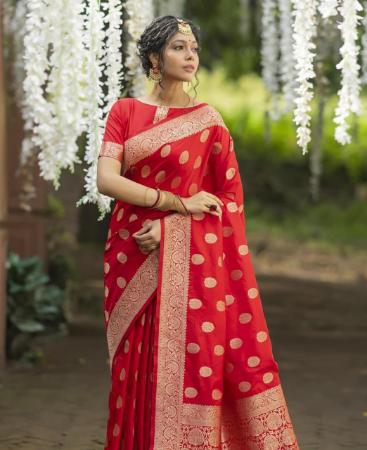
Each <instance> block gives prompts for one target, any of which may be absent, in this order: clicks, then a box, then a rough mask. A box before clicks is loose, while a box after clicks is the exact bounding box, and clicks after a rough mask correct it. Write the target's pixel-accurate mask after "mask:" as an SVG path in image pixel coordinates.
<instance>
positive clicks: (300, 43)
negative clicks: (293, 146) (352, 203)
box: [292, 0, 318, 154]
mask: <svg viewBox="0 0 367 450" xmlns="http://www.w3.org/2000/svg"><path fill="white" fill-rule="evenodd" d="M292 1H293V5H294V16H295V20H294V25H293V26H294V47H293V49H294V57H295V60H296V66H295V67H296V72H297V82H298V85H297V87H296V92H297V94H298V96H297V97H296V99H295V103H296V108H295V111H294V121H295V123H296V124H297V125H298V128H297V143H298V145H299V146H300V147H301V148H302V153H303V154H305V153H306V151H307V145H308V143H309V142H310V140H311V130H310V122H311V100H312V98H313V85H312V82H311V81H310V80H311V79H312V78H314V77H315V75H316V74H315V71H314V67H313V61H314V58H315V52H314V50H315V47H316V46H315V43H314V37H315V35H316V31H317V27H316V12H317V3H318V2H317V0H307V1H304V0H292Z"/></svg>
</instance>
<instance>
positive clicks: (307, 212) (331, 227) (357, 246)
mask: <svg viewBox="0 0 367 450" xmlns="http://www.w3.org/2000/svg"><path fill="white" fill-rule="evenodd" d="M245 215H246V216H247V217H248V218H247V219H246V222H247V225H246V228H247V231H248V232H249V233H253V234H264V236H267V237H277V236H279V237H283V238H284V237H287V238H291V239H294V240H296V241H302V242H312V243H314V244H317V245H318V246H323V247H327V248H328V249H339V250H340V249H344V250H350V251H353V252H361V253H364V254H365V252H366V250H367V227H366V223H367V204H366V202H362V201H355V202H354V203H351V204H349V205H345V206H343V207H341V206H340V205H338V204H335V203H332V202H327V201H324V202H321V203H319V204H316V205H312V204H308V205H305V204H301V205H299V207H298V208H294V209H292V210H287V211H282V210H278V209H275V208H271V207H269V206H268V205H266V206H265V207H264V204H262V203H259V202H258V201H257V200H255V199H252V198H251V199H249V201H247V202H246V204H245Z"/></svg>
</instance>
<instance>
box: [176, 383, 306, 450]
mask: <svg viewBox="0 0 367 450" xmlns="http://www.w3.org/2000/svg"><path fill="white" fill-rule="evenodd" d="M182 410H183V414H182V418H183V420H182V440H181V444H180V448H185V449H187V450H191V449H194V448H197V446H198V445H202V446H203V448H206V449H208V450H209V449H210V450H212V449H213V450H214V449H217V448H218V447H219V448H221V449H228V450H229V449H230V450H237V449H238V450H240V449H243V448H251V449H252V448H254V449H257V450H269V449H272V450H273V449H277V450H283V449H284V450H285V449H287V450H299V449H298V444H297V440H296V436H295V434H294V430H293V427H292V424H291V420H290V417H289V414H288V409H287V406H286V401H285V398H284V393H283V390H282V387H281V385H280V384H279V385H277V386H274V387H272V388H270V389H267V390H266V391H264V392H260V393H258V394H255V395H253V396H251V397H246V398H242V399H237V400H235V401H234V402H233V403H231V404H227V403H224V404H223V406H219V405H212V406H209V405H195V404H183V409H182Z"/></svg>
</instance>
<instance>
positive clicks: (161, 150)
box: [97, 16, 298, 450]
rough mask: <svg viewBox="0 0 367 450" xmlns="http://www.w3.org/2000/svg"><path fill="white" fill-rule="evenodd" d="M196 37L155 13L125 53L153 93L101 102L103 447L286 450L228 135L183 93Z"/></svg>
mask: <svg viewBox="0 0 367 450" xmlns="http://www.w3.org/2000/svg"><path fill="white" fill-rule="evenodd" d="M198 46H199V31H198V28H197V27H196V26H195V25H194V24H193V23H192V22H190V21H183V20H182V19H177V18H176V17H174V16H162V17H159V18H156V19H155V20H154V21H153V22H152V23H151V24H150V25H149V26H148V27H147V28H146V29H145V31H144V33H143V34H142V36H141V38H140V40H139V42H138V48H139V55H140V57H141V60H142V65H143V68H144V70H145V72H146V74H147V75H148V76H149V77H150V78H151V79H153V80H155V81H156V83H155V86H154V89H153V91H152V92H151V94H150V95H149V96H146V97H141V98H123V99H119V100H117V101H116V102H115V103H114V104H113V106H112V108H111V110H110V113H109V116H108V120H107V124H106V129H105V134H104V137H103V143H102V146H101V150H100V155H99V156H100V157H99V161H98V175H97V184H98V190H99V191H100V192H101V193H103V194H106V195H109V196H110V197H113V198H115V199H116V203H115V206H114V209H113V213H112V216H111V219H110V224H109V231H108V237H107V243H106V247H105V254H104V273H105V300H104V306H105V325H106V332H107V341H108V350H109V356H110V369H111V391H110V395H109V418H108V425H107V440H106V446H105V450H120V449H123V450H175V449H177V450H178V449H186V450H188V449H231V450H232V449H233V450H250V449H259V450H260V449H264V450H275V449H279V450H281V449H287V450H296V449H298V445H297V442H296V438H295V435H294V432H293V427H292V424H291V421H290V418H289V415H288V411H287V406H286V402H285V399H284V396H283V392H282V388H281V385H280V380H279V374H278V365H277V363H276V361H275V360H274V357H273V354H272V347H271V342H270V339H269V333H268V328H267V325H266V322H265V318H264V314H263V309H262V305H261V298H260V295H259V291H258V288H257V284H256V279H255V275H254V272H253V267H252V263H251V258H250V252H249V249H248V246H247V242H246V236H245V220H244V212H243V202H244V196H243V188H242V183H241V178H240V173H239V170H238V164H237V159H236V154H235V151H234V146H233V140H232V138H231V136H230V133H229V131H228V129H227V127H226V125H225V123H224V122H223V119H222V117H221V115H220V114H219V112H218V111H216V109H215V108H213V107H211V106H210V105H208V104H207V103H203V102H195V101H194V99H192V98H190V97H189V96H188V95H187V94H186V93H185V91H184V89H183V82H185V81H191V80H192V77H193V76H194V74H195V73H196V71H197V69H198V65H199V56H198V51H199V47H198ZM121 175H122V176H121Z"/></svg>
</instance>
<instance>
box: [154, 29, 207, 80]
mask: <svg viewBox="0 0 367 450" xmlns="http://www.w3.org/2000/svg"><path fill="white" fill-rule="evenodd" d="M198 49H199V45H198V43H197V41H196V39H195V35H194V34H189V35H186V34H183V33H180V32H177V33H176V34H174V35H173V36H172V37H171V38H170V39H169V41H168V42H167V45H166V48H165V50H164V54H163V61H164V77H166V78H172V79H178V80H181V81H191V80H192V78H193V77H194V76H195V73H196V72H197V70H198V67H199V53H198V51H199V50H198ZM189 66H192V67H189Z"/></svg>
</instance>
